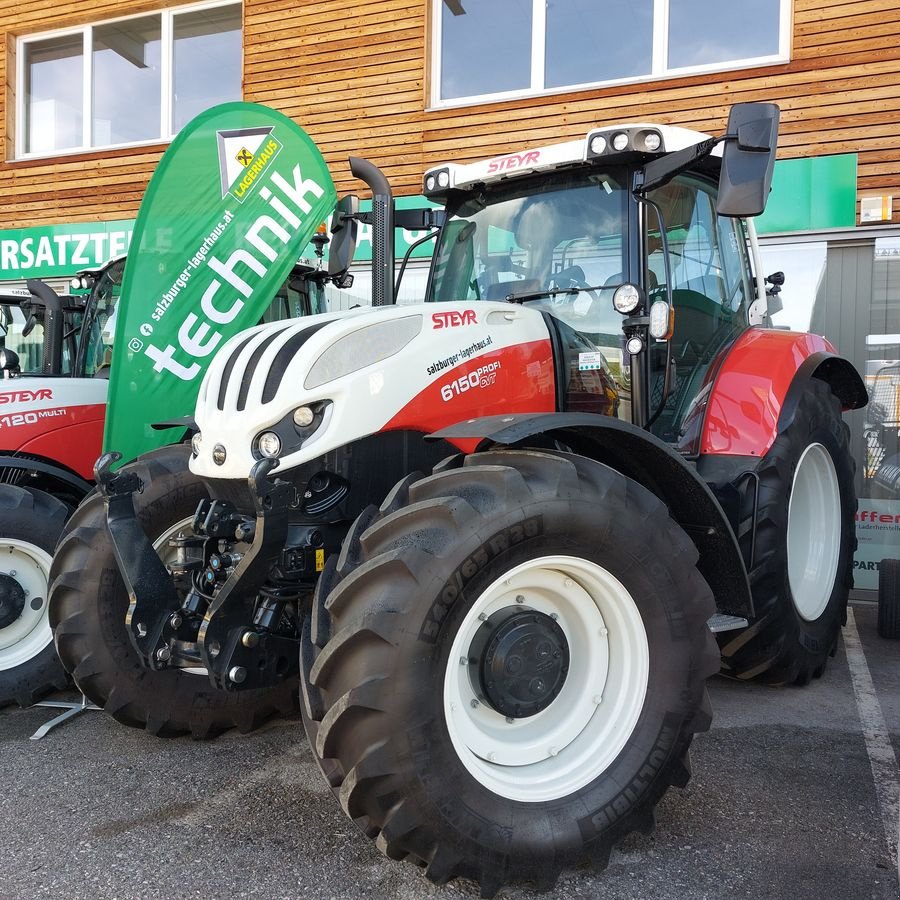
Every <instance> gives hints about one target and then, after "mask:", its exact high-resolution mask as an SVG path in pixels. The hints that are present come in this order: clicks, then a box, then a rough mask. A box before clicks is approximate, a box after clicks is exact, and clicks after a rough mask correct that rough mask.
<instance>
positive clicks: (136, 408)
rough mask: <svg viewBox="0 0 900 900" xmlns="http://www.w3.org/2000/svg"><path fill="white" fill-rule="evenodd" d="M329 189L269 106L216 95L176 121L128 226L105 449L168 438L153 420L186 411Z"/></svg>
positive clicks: (305, 234) (312, 223)
mask: <svg viewBox="0 0 900 900" xmlns="http://www.w3.org/2000/svg"><path fill="white" fill-rule="evenodd" d="M336 199H337V197H336V194H335V188H334V184H333V183H332V180H331V176H330V175H329V173H328V168H327V166H326V165H325V160H324V159H323V158H322V155H321V154H320V153H319V150H318V148H317V147H316V145H315V144H314V143H313V142H312V140H311V139H310V138H309V136H308V135H307V134H306V132H304V131H303V129H302V128H300V127H299V126H298V125H297V124H296V123H294V122H292V121H291V120H290V119H288V118H287V117H286V116H284V115H282V114H281V113H279V112H276V111H275V110H272V109H269V108H267V107H264V106H259V105H257V104H253V103H225V104H223V105H221V106H216V107H213V108H212V109H209V110H207V111H206V112H204V113H201V114H200V115H199V116H197V118H196V119H194V120H193V121H192V122H190V123H189V124H188V125H187V126H186V127H185V128H184V129H183V130H182V131H181V133H180V134H179V135H178V137H177V138H176V139H175V140H174V141H173V142H172V144H171V146H170V147H169V149H168V150H167V151H166V153H165V154H164V155H163V157H162V159H161V160H160V162H159V165H158V166H157V167H156V171H155V172H154V173H153V177H152V178H151V179H150V184H149V185H148V187H147V192H146V194H145V195H144V200H143V202H142V203H141V208H140V210H139V212H138V217H137V221H136V222H135V225H134V234H133V236H132V240H131V249H130V251H129V254H128V261H127V263H126V267H125V277H124V284H123V290H122V296H121V298H120V300H119V307H118V310H117V318H118V322H117V324H116V339H115V345H114V347H113V358H112V365H111V378H110V385H109V400H108V405H107V409H106V429H105V432H104V438H103V444H104V450H118V451H119V452H120V453H121V454H122V457H123V461H125V462H127V461H128V460H131V459H134V458H135V457H136V456H139V455H140V454H141V453H145V452H147V451H148V450H152V449H154V448H155V447H160V446H162V445H164V444H167V443H169V442H171V440H172V439H173V434H174V432H173V431H171V430H165V431H157V430H154V429H153V428H152V427H151V425H152V423H154V422H163V421H166V420H169V419H173V418H179V417H181V416H186V415H190V414H191V413H193V411H194V403H195V401H196V398H197V393H198V391H199V388H200V381H201V380H202V378H203V373H204V372H205V371H206V368H207V366H208V365H209V363H210V362H211V361H212V358H213V356H214V355H215V352H216V350H217V349H218V348H219V347H220V346H221V345H222V344H224V343H225V341H227V340H228V338H230V337H231V336H232V335H234V334H237V333H238V332H239V331H241V330H243V329H245V328H249V327H250V326H252V325H255V324H257V322H258V321H259V320H260V317H261V316H262V314H263V312H264V311H265V310H266V308H267V306H268V304H269V303H270V301H271V300H272V298H273V297H274V296H275V293H276V291H277V290H278V288H279V287H280V286H281V284H282V282H283V281H284V280H285V278H286V277H287V275H288V273H289V272H290V270H291V267H292V266H293V264H294V262H295V261H296V260H297V258H298V257H299V256H300V253H301V251H302V250H303V248H304V247H305V246H306V245H307V243H308V241H309V239H310V237H312V234H313V232H314V231H315V229H316V227H317V226H318V225H319V224H320V223H321V222H322V221H323V220H325V219H326V218H327V217H328V215H329V214H330V212H331V210H332V209H333V208H334V205H335V202H336ZM179 436H180V435H179Z"/></svg>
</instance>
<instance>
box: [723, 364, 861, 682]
mask: <svg viewBox="0 0 900 900" xmlns="http://www.w3.org/2000/svg"><path fill="white" fill-rule="evenodd" d="M756 472H757V475H758V477H759V506H758V511H757V525H756V548H755V560H754V565H753V566H752V568H751V570H750V586H751V589H752V591H753V601H754V604H755V607H756V610H755V611H756V618H755V620H754V621H753V623H752V624H751V625H750V626H749V627H748V628H746V629H744V630H742V631H739V632H733V631H729V632H723V633H722V634H721V635H720V637H719V641H720V644H721V650H722V663H723V671H724V672H725V673H727V674H730V675H733V676H736V677H738V678H744V679H756V680H759V681H763V682H765V683H768V684H806V683H808V682H809V681H810V679H811V678H814V677H818V676H820V675H821V674H822V672H823V671H824V670H825V665H826V663H827V661H828V657H829V655H830V654H833V652H834V649H835V647H836V645H837V639H838V634H839V633H840V628H841V625H842V624H843V623H844V622H845V621H846V616H847V598H848V596H849V593H850V588H851V587H852V585H853V550H854V548H855V546H856V543H855V525H854V514H855V512H856V493H855V489H854V472H855V465H854V461H853V457H852V456H851V454H850V447H849V429H848V428H847V425H846V424H845V423H844V422H843V420H842V418H841V405H840V401H839V400H838V399H837V398H836V397H835V396H834V395H833V394H832V393H831V391H830V389H829V387H828V385H827V384H826V383H825V382H824V381H820V380H818V379H815V378H813V379H812V380H811V381H810V383H809V384H808V385H807V387H806V388H805V389H804V392H803V394H802V395H801V396H800V399H799V401H798V403H797V408H796V411H795V413H794V418H793V420H792V421H791V423H790V425H788V427H787V428H785V429H784V430H783V431H782V432H781V433H780V434H779V435H778V437H777V438H776V439H775V442H774V443H773V445H772V447H771V449H770V450H769V452H768V453H767V454H766V455H765V457H763V459H761V460H760V462H759V466H758V468H757V470H756Z"/></svg>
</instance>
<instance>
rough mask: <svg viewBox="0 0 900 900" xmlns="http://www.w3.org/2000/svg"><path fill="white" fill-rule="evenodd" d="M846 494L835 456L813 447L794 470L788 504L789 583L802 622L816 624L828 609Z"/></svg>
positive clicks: (819, 445) (823, 448) (811, 445)
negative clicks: (835, 467)
mask: <svg viewBox="0 0 900 900" xmlns="http://www.w3.org/2000/svg"><path fill="white" fill-rule="evenodd" d="M841 526H842V522H841V490H840V485H839V484H838V479H837V472H836V471H835V469H834V462H833V461H832V459H831V454H830V453H829V452H828V451H827V450H826V449H825V447H823V446H822V444H810V445H809V446H808V447H807V448H806V449H805V450H804V451H803V455H802V456H801V457H800V460H799V461H798V462H797V468H796V470H795V472H794V481H793V484H792V485H791V497H790V500H789V501H788V525H787V562H788V566H787V568H788V583H789V584H790V587H791V597H792V598H793V601H794V607H795V608H796V610H797V612H798V614H799V615H800V616H801V618H803V619H805V620H806V621H807V622H815V621H816V620H817V619H818V618H819V616H821V615H822V613H823V612H824V611H825V607H826V606H828V601H829V599H830V598H831V592H832V591H833V589H834V581H835V578H836V576H837V567H838V555H839V552H840V545H841Z"/></svg>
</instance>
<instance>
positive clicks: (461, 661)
mask: <svg viewBox="0 0 900 900" xmlns="http://www.w3.org/2000/svg"><path fill="white" fill-rule="evenodd" d="M459 664H460V665H461V666H467V665H468V664H469V658H468V657H467V656H461V657H460V658H459Z"/></svg>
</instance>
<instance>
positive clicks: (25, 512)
mask: <svg viewBox="0 0 900 900" xmlns="http://www.w3.org/2000/svg"><path fill="white" fill-rule="evenodd" d="M67 514H68V509H67V507H66V506H65V505H64V504H63V503H61V502H60V501H59V500H57V499H56V498H55V497H51V496H50V494H45V493H44V492H43V491H36V490H31V489H29V488H22V487H16V486H14V485H9V484H3V485H0V707H2V706H6V705H7V704H10V703H18V704H19V705H20V706H29V705H31V704H32V703H35V702H37V701H38V700H40V698H41V697H42V696H44V695H45V694H48V693H50V691H52V690H58V689H60V688H64V687H65V686H66V684H67V679H66V673H65V671H64V670H63V667H62V665H61V664H60V661H59V658H58V657H57V655H56V648H55V647H54V646H53V634H52V632H51V631H50V621H49V617H48V614H47V608H48V603H47V579H48V576H49V573H50V560H51V558H52V556H53V549H54V547H56V542H57V540H59V536H60V534H61V533H62V530H63V526H64V525H65V522H66V516H67Z"/></svg>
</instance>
